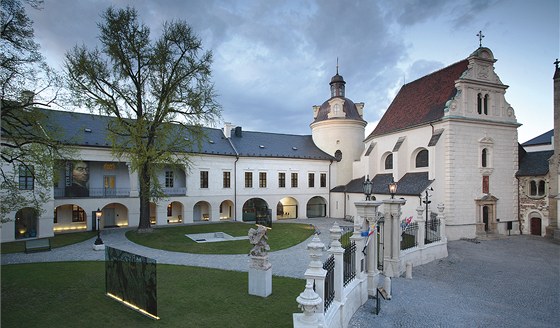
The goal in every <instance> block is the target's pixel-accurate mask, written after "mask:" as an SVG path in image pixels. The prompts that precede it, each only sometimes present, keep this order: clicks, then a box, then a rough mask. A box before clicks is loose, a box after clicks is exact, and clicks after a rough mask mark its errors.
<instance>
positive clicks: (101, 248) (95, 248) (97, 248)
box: [93, 244, 105, 251]
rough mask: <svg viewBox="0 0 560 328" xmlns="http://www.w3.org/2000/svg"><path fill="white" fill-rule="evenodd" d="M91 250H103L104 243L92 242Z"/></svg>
mask: <svg viewBox="0 0 560 328" xmlns="http://www.w3.org/2000/svg"><path fill="white" fill-rule="evenodd" d="M93 250H94V251H104V250H105V244H100V245H95V244H93Z"/></svg>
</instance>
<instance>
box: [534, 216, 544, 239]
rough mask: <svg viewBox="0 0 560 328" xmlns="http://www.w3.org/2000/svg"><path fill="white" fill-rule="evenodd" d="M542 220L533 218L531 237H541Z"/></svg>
mask: <svg viewBox="0 0 560 328" xmlns="http://www.w3.org/2000/svg"><path fill="white" fill-rule="evenodd" d="M541 227H542V220H541V218H535V217H533V218H531V235H535V236H541V233H542V231H541Z"/></svg>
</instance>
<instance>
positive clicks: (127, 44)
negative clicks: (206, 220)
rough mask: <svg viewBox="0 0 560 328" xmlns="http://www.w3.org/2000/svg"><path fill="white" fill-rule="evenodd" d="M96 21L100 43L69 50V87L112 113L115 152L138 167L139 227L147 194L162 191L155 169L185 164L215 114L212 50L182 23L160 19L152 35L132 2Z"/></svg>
mask: <svg viewBox="0 0 560 328" xmlns="http://www.w3.org/2000/svg"><path fill="white" fill-rule="evenodd" d="M98 27H99V30H100V34H99V41H100V47H99V48H94V49H88V48H87V47H86V46H75V47H74V48H73V49H72V50H71V51H69V52H67V53H66V63H65V66H66V74H67V76H68V81H69V87H70V90H72V91H73V94H74V98H75V99H76V101H77V103H78V104H79V105H85V106H87V107H88V108H90V109H91V110H97V111H98V112H99V113H100V114H103V115H109V116H112V117H114V118H115V119H114V120H113V121H112V123H111V124H110V125H109V126H108V131H109V137H110V139H111V143H112V149H113V153H114V154H115V156H116V157H117V158H122V159H124V160H127V161H129V162H130V163H131V167H132V169H133V170H135V171H136V172H138V178H139V188H140V190H139V196H140V221H139V225H138V230H139V231H149V230H150V218H149V209H150V206H149V204H150V199H151V198H154V197H155V198H157V197H159V196H161V186H160V184H159V181H158V179H157V178H156V175H155V174H156V172H157V170H158V169H159V168H161V167H162V165H169V164H177V163H179V161H180V162H181V163H183V164H185V163H187V162H188V157H187V154H186V152H188V151H191V150H194V147H196V145H200V141H201V140H202V139H203V138H204V136H203V133H202V129H201V126H202V125H203V124H213V123H214V121H215V120H216V119H218V118H219V117H220V106H219V105H218V104H217V102H216V100H215V98H216V96H215V92H214V87H213V84H212V83H211V81H210V76H211V69H210V65H211V63H212V53H211V52H210V51H203V49H202V42H201V40H200V39H199V38H198V37H197V36H196V35H195V34H194V32H193V31H192V29H191V27H190V26H189V25H188V24H187V23H186V22H184V21H172V22H165V23H164V24H163V27H162V30H161V34H160V36H159V37H157V38H155V39H153V38H150V30H149V28H148V27H147V26H146V25H144V24H142V23H141V22H139V19H138V13H137V11H136V10H135V9H133V8H130V7H127V8H126V9H115V8H113V7H111V8H108V9H107V10H106V11H105V12H104V13H103V15H102V22H101V23H99V24H98ZM180 151H182V152H183V153H182V154H181V156H177V152H180Z"/></svg>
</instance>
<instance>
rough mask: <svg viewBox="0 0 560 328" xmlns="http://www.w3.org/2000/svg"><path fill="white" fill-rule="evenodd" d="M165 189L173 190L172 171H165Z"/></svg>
mask: <svg viewBox="0 0 560 328" xmlns="http://www.w3.org/2000/svg"><path fill="white" fill-rule="evenodd" d="M165 188H173V171H165Z"/></svg>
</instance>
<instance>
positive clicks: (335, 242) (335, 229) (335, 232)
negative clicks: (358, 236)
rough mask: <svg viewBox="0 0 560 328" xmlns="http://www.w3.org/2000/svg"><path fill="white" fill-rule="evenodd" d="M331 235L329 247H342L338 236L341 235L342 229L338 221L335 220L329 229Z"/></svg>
mask: <svg viewBox="0 0 560 328" xmlns="http://www.w3.org/2000/svg"><path fill="white" fill-rule="evenodd" d="M329 232H330V235H331V240H332V242H331V247H342V244H341V243H340V238H341V237H342V229H340V226H339V225H338V222H335V223H334V224H333V226H332V228H330V229H329Z"/></svg>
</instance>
